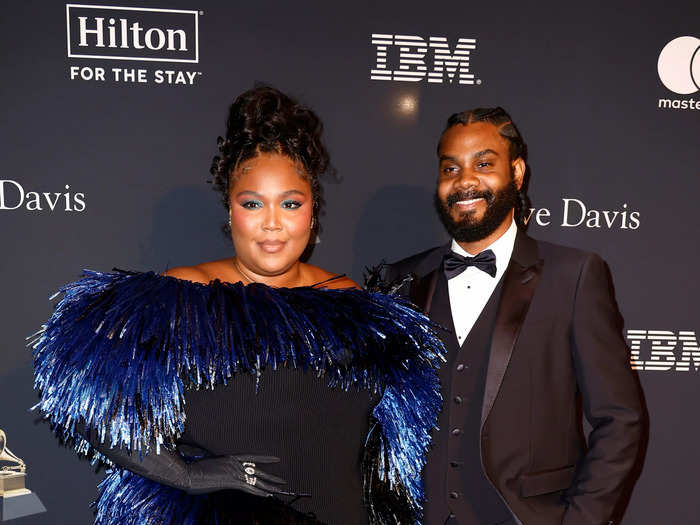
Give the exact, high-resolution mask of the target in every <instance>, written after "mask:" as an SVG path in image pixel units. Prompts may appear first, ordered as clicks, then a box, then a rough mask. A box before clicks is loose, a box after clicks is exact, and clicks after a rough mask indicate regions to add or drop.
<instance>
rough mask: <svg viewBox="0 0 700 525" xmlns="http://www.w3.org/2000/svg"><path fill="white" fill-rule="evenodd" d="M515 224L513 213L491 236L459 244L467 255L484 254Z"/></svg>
mask: <svg viewBox="0 0 700 525" xmlns="http://www.w3.org/2000/svg"><path fill="white" fill-rule="evenodd" d="M512 222H513V212H512V211H511V212H510V213H509V214H508V217H506V219H505V220H504V221H503V222H502V223H501V224H500V225H499V226H498V228H496V229H495V230H494V231H493V232H492V233H491V234H490V235H488V236H486V237H484V238H483V239H479V240H478V241H473V242H457V244H459V245H460V247H461V248H462V249H463V250H464V251H465V252H467V253H470V254H472V255H477V254H479V253H481V252H483V251H484V250H485V249H486V248H488V247H489V246H491V245H492V244H493V243H494V242H496V241H497V240H498V239H500V238H501V236H502V235H503V234H504V233H506V232H507V231H508V228H510V225H511V223H512Z"/></svg>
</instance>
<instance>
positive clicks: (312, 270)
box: [305, 264, 361, 289]
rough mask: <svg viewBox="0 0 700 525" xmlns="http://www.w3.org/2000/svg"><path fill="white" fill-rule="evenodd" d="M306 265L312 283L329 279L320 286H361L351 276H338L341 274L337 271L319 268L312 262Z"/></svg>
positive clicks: (333, 287) (332, 287) (337, 287)
mask: <svg viewBox="0 0 700 525" xmlns="http://www.w3.org/2000/svg"><path fill="white" fill-rule="evenodd" d="M305 266H306V268H307V270H308V271H309V275H310V281H311V282H312V283H322V282H324V281H328V282H327V283H323V284H322V285H321V286H320V288H331V289H339V288H361V286H360V285H359V284H357V283H356V282H355V281H353V280H352V279H350V278H349V277H345V276H343V277H338V275H339V274H337V273H333V272H329V271H328V270H324V269H323V268H319V267H318V266H313V265H311V264H306V265H305ZM329 279H332V280H329Z"/></svg>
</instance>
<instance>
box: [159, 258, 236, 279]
mask: <svg viewBox="0 0 700 525" xmlns="http://www.w3.org/2000/svg"><path fill="white" fill-rule="evenodd" d="M232 268H233V264H232V263H231V259H220V260H218V261H209V262H203V263H200V264H196V265H194V266H178V267H176V268H171V269H169V270H168V271H167V272H165V275H169V276H170V277H176V278H178V279H183V280H185V281H192V282H195V283H202V284H209V283H210V282H211V281H213V280H215V279H219V280H220V281H228V280H230V279H231V277H232V276H231V275H230V274H231V269H232Z"/></svg>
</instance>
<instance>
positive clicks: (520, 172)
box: [512, 157, 527, 190]
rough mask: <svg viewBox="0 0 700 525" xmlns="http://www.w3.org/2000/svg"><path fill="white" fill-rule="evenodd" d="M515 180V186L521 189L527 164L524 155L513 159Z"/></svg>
mask: <svg viewBox="0 0 700 525" xmlns="http://www.w3.org/2000/svg"><path fill="white" fill-rule="evenodd" d="M512 165H513V180H514V181H515V186H516V187H517V188H518V190H520V189H521V188H522V186H523V178H524V177H525V170H526V168H527V166H526V165H525V161H524V160H523V158H522V157H518V158H517V159H515V160H514V161H513V164H512Z"/></svg>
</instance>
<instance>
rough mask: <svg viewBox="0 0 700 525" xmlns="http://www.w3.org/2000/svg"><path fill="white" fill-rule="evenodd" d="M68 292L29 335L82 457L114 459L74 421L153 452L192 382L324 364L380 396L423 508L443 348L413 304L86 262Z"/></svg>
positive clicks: (399, 474) (41, 377) (109, 495)
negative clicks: (109, 268)
mask: <svg viewBox="0 0 700 525" xmlns="http://www.w3.org/2000/svg"><path fill="white" fill-rule="evenodd" d="M59 293H61V294H62V295H63V296H62V298H61V300H60V301H59V303H58V305H57V307H56V310H55V312H54V314H53V315H52V316H51V318H50V319H49V321H48V322H47V323H46V325H45V326H44V327H43V328H42V330H41V331H40V332H39V334H38V335H37V337H36V338H35V339H34V340H33V341H32V342H31V346H32V348H33V352H34V370H35V387H36V389H37V390H38V391H39V394H40V401H39V403H38V404H37V406H36V407H37V408H38V409H39V410H40V411H41V413H42V415H43V417H45V418H46V419H47V420H48V421H49V422H50V423H51V424H52V427H53V428H54V429H55V431H56V432H57V433H58V435H59V436H60V437H62V438H64V439H66V440H68V441H72V442H73V443H74V444H75V448H76V450H77V451H78V452H80V453H86V454H90V455H93V456H94V457H96V458H97V459H98V460H103V461H104V459H105V458H103V457H101V456H100V455H99V454H98V453H96V452H95V451H93V450H91V447H90V445H89V443H88V442H87V441H85V440H83V439H82V438H81V437H80V435H79V434H77V433H76V427H75V425H76V423H81V424H82V423H84V425H85V427H86V428H87V429H94V430H96V431H97V433H98V435H99V439H100V440H101V441H103V442H105V443H108V444H109V445H110V446H111V447H126V448H128V449H130V450H132V451H138V452H139V453H148V452H149V450H150V447H151V446H152V445H153V444H155V447H156V448H159V447H160V446H161V445H163V444H167V445H171V444H174V442H175V440H176V439H177V438H178V436H179V435H180V434H181V433H182V431H183V429H184V424H185V412H184V406H183V405H184V398H183V394H184V390H185V389H186V388H213V387H214V386H215V385H217V384H225V383H226V382H227V381H229V380H230V379H231V378H232V377H233V376H234V375H235V374H241V373H245V374H254V375H259V374H260V372H261V371H262V370H263V369H264V368H266V367H270V368H272V369H276V368H277V367H279V366H285V367H294V368H300V369H304V370H313V371H315V372H316V373H317V374H320V375H324V376H325V377H326V378H327V379H328V384H329V385H330V386H337V387H340V388H344V389H348V388H362V389H368V390H371V391H374V392H378V393H379V394H380V395H381V401H380V403H379V404H378V405H377V407H376V408H375V410H374V418H375V420H376V421H377V422H378V425H379V427H377V428H376V429H375V430H374V432H376V434H377V436H378V439H379V441H380V443H381V450H382V455H381V457H382V458H383V460H382V461H381V462H380V463H377V466H378V468H379V471H378V472H377V475H378V476H380V477H381V479H382V480H383V481H384V482H386V483H387V484H389V486H390V487H392V486H398V484H401V486H402V487H403V488H402V490H403V489H405V490H407V491H408V493H409V494H410V499H411V500H412V505H413V506H414V507H415V509H417V511H419V510H420V508H421V501H422V498H423V493H422V484H421V481H420V472H421V469H422V467H423V464H424V461H425V453H426V451H427V447H428V445H429V441H430V431H431V429H432V428H433V426H434V425H435V422H436V419H437V412H438V411H439V408H440V402H441V400H440V389H439V383H438V380H437V373H436V368H437V366H439V362H440V360H441V359H443V352H444V349H443V347H442V343H441V342H440V340H439V338H438V337H437V335H436V332H435V329H434V326H433V325H432V324H431V323H430V321H429V320H428V319H427V317H425V316H424V315H423V314H422V313H420V312H417V311H416V310H415V309H414V308H413V307H412V306H411V305H410V304H409V303H408V302H406V301H404V300H402V299H400V298H396V297H392V296H389V295H386V294H383V293H379V292H368V291H362V290H356V289H345V290H342V289H341V290H333V289H317V288H311V287H302V288H289V289H287V288H271V287H268V286H265V285H262V284H251V285H249V286H243V285H241V284H240V283H237V284H227V283H221V282H219V281H213V282H212V283H210V284H209V285H202V284H197V283H191V282H189V281H183V280H179V279H175V278H172V277H166V276H161V275H157V274H154V273H150V272H149V273H127V272H112V273H101V272H93V271H85V272H84V277H83V278H82V279H81V280H79V281H76V282H74V283H70V284H68V285H67V286H65V287H64V288H62V289H61V290H60V292H59ZM136 478H138V476H131V477H127V478H124V479H126V480H128V481H124V482H123V483H124V485H123V486H121V487H120V488H119V490H118V491H116V492H115V490H116V488H115V487H116V486H117V485H118V483H117V481H115V480H116V478H114V477H111V478H110V481H106V485H105V487H106V488H105V489H104V490H103V495H102V498H105V501H107V500H109V501H113V500H114V498H117V499H118V498H124V497H126V496H127V495H128V494H130V492H129V490H130V489H129V486H130V487H131V489H133V490H137V489H138V490H143V487H145V486H146V485H143V484H141V485H139V483H137V482H136V481H135V480H136ZM120 479H121V478H120ZM144 483H145V482H144ZM129 484H131V485H129ZM110 487H111V488H110ZM139 487H141V488H139ZM166 492H167V491H166ZM164 493H165V492H164ZM168 494H170V492H168ZM101 501H102V499H101ZM113 502H114V501H113ZM98 506H99V504H98Z"/></svg>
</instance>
